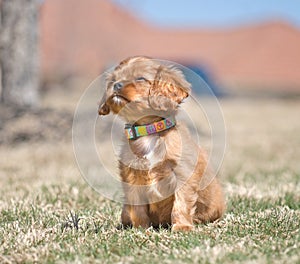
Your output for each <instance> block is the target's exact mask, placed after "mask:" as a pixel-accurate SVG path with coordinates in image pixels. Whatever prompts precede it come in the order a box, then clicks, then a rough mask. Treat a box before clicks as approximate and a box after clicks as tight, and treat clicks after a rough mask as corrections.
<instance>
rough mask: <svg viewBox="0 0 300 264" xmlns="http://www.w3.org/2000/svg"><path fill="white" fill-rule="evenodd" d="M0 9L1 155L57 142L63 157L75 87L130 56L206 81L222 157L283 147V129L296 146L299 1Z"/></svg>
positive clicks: (118, 1) (4, 0) (7, 4)
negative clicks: (222, 131) (222, 134)
mask: <svg viewBox="0 0 300 264" xmlns="http://www.w3.org/2000/svg"><path fill="white" fill-rule="evenodd" d="M0 10H1V12H0V16H1V19H0V21H1V28H0V33H1V34H0V69H1V82H0V84H1V87H0V91H1V103H0V145H1V146H2V147H3V148H2V150H3V151H4V152H5V153H6V152H7V149H9V148H10V147H11V146H14V147H16V146H18V147H20V146H21V148H27V147H28V146H31V145H28V143H30V144H35V145H36V146H37V145H38V146H39V144H42V143H46V145H47V148H48V147H49V144H53V143H55V144H56V143H57V142H66V144H67V145H66V147H67V148H69V150H68V151H69V152H70V153H71V154H70V157H72V155H73V154H72V149H71V147H70V146H71V145H70V143H71V130H72V119H73V114H74V111H75V108H76V104H77V103H78V101H79V99H80V97H81V95H82V93H83V92H84V90H85V89H86V88H87V87H88V85H89V84H90V83H91V82H92V81H93V80H94V79H95V78H96V77H97V76H98V75H100V74H102V73H103V72H104V71H105V70H106V69H107V68H109V67H111V66H114V65H115V64H116V63H118V62H119V61H120V60H122V59H124V58H126V57H128V56H133V55H147V56H151V57H154V58H159V59H167V60H172V61H176V62H178V63H180V64H183V65H185V66H187V67H189V68H191V69H192V70H194V71H195V72H196V73H197V74H199V75H200V76H201V77H202V78H203V79H204V80H205V81H206V82H207V83H208V84H209V85H210V87H211V88H212V90H213V91H214V92H215V94H216V95H217V96H218V97H219V98H220V103H221V107H222V109H223V111H224V117H225V123H226V126H227V132H228V146H229V147H228V153H229V154H232V155H238V154H237V153H244V154H245V153H248V154H249V153H256V149H260V150H262V148H264V151H267V152H268V153H269V155H271V154H272V153H273V151H274V148H275V149H276V148H280V147H282V146H284V144H285V140H286V138H285V137H286V136H287V133H286V131H284V130H283V129H284V128H288V127H290V128H291V131H293V134H291V136H292V138H293V139H294V140H295V142H294V144H293V145H294V146H295V147H296V146H299V144H300V143H299V138H298V136H297V135H298V134H299V133H296V132H297V131H298V130H297V129H298V127H295V126H297V123H299V122H295V121H294V120H296V119H297V118H298V113H297V112H299V110H300V109H299V95H300V16H299V10H300V2H298V1H293V0H286V1H281V0H265V1H259V0H231V1H221V0H210V1H202V0H199V1H197V0H186V1H179V0H173V1H159V0H144V1H139V0H63V1H62V0H26V1H25V0H15V1H11V0H0ZM193 89H194V91H193V92H194V94H196V95H199V96H200V97H201V94H202V92H203V91H201V90H200V88H199V87H193ZM99 99H100V98H95V102H94V104H95V111H97V102H98V101H99ZM95 114H96V112H95ZM195 118H198V117H197V116H196V117H195ZM249 131H250V132H249ZM249 133H250V134H251V135H250V136H249ZM291 133H292V132H291ZM271 134H272V135H274V136H275V138H276V140H275V138H274V141H272V140H270V135H271ZM245 135H247V140H245V138H244V136H245ZM251 137H252V140H250V138H251ZM262 142H265V143H264V144H265V145H262ZM274 142H276V144H274ZM55 144H54V145H53V146H52V147H55V146H57V145H55ZM278 144H279V145H280V144H281V145H280V146H278ZM234 146H235V147H236V148H234ZM248 148H249V149H251V151H250V150H249V149H248ZM0 149H1V148H0ZM245 149H247V150H245ZM45 153H49V151H48V150H45ZM45 155H46V154H45ZM56 156H59V155H56ZM248 158H249V157H248ZM289 161H290V162H291V158H290V159H289ZM239 168H240V167H239ZM236 169H237V170H238V167H237V168H236ZM5 175H6V174H5Z"/></svg>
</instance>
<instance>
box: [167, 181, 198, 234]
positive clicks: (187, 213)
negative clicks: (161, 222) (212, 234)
mask: <svg viewBox="0 0 300 264" xmlns="http://www.w3.org/2000/svg"><path fill="white" fill-rule="evenodd" d="M191 192H192V190H189V189H188V187H187V186H184V187H182V188H181V189H180V190H178V191H177V192H175V200H174V204H173V209H172V215H171V219H172V231H191V230H193V229H194V226H193V214H194V212H195V203H196V200H197V196H196V195H193V194H192V193H191Z"/></svg>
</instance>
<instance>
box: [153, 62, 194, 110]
mask: <svg viewBox="0 0 300 264" xmlns="http://www.w3.org/2000/svg"><path fill="white" fill-rule="evenodd" d="M190 91H191V84H190V83H189V82H188V81H187V80H186V79H185V77H184V75H183V73H182V72H181V71H180V70H179V69H176V68H174V67H166V66H160V67H159V68H158V70H157V73H156V77H155V80H154V81H153V86H152V87H151V91H150V96H151V97H152V98H153V101H154V102H153V103H154V104H151V105H153V106H154V108H156V109H157V108H158V109H159V110H164V111H166V110H168V109H175V108H177V106H178V104H180V103H181V102H182V101H183V99H185V98H186V97H188V96H189V94H190ZM155 102H156V103H155ZM155 105H156V106H155Z"/></svg>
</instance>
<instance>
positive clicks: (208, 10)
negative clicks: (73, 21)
mask: <svg viewBox="0 0 300 264" xmlns="http://www.w3.org/2000/svg"><path fill="white" fill-rule="evenodd" d="M113 1H114V2H117V3H118V4H120V5H122V6H125V7H126V8H127V9H129V10H130V11H132V12H133V13H134V14H135V15H136V16H138V17H140V18H142V19H143V20H145V21H148V22H149V23H151V24H153V23H154V24H156V25H159V26H167V27H172V26H174V27H187V26H189V27H220V26H221V27H231V26H237V25H241V24H242V25H243V24H249V23H257V22H260V21H268V20H272V19H282V20H286V21H288V22H290V23H292V24H294V25H296V26H297V27H299V28H300V0H198V1H197V0H113Z"/></svg>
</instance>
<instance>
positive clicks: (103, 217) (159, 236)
mask: <svg viewBox="0 0 300 264" xmlns="http://www.w3.org/2000/svg"><path fill="white" fill-rule="evenodd" d="M221 104H222V109H223V111H224V115H225V120H226V126H227V132H228V135H227V154H226V157H225V160H224V163H223V168H222V178H221V179H222V182H223V183H224V187H225V189H226V192H227V200H228V211H227V213H226V215H225V217H224V219H223V220H221V221H219V222H217V223H213V224H209V225H203V226H199V227H198V228H197V230H196V231H195V232H193V233H190V234H182V233H171V232H170V231H169V230H159V231H155V230H152V229H150V230H147V231H144V230H117V229H116V228H115V227H116V225H117V223H118V219H119V217H120V210H121V206H120V204H116V203H114V202H111V201H108V200H106V199H104V198H103V197H101V196H100V195H99V194H97V193H95V192H94V191H92V189H91V188H90V187H89V186H88V185H87V184H86V183H85V182H84V180H83V179H82V178H81V176H80V174H79V171H78V170H77V167H76V163H75V159H74V156H73V149H72V145H71V142H70V140H64V141H62V142H59V144H58V143H55V144H53V142H36V143H33V144H30V145H28V144H25V143H24V144H18V145H10V146H8V145H6V146H5V145H3V146H1V147H0V156H1V159H0V193H1V198H0V262H2V263H14V262H50V263H51V262H79V263H80V262H84V263H86V262H98V263H115V262H119V263H173V262H176V263H237V262H241V261H243V262H245V263H271V262H272V263H299V262H300V254H299V247H300V227H299V222H300V163H299V162H298V159H299V157H300V136H299V135H300V122H299V113H300V101H297V100H294V101H293V100H289V101H283V100H275V99H273V100H271V99H270V100H265V99H264V100H232V99H225V100H223V101H222V102H221ZM71 107H72V108H73V107H74V106H71ZM75 214H76V215H75Z"/></svg>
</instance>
